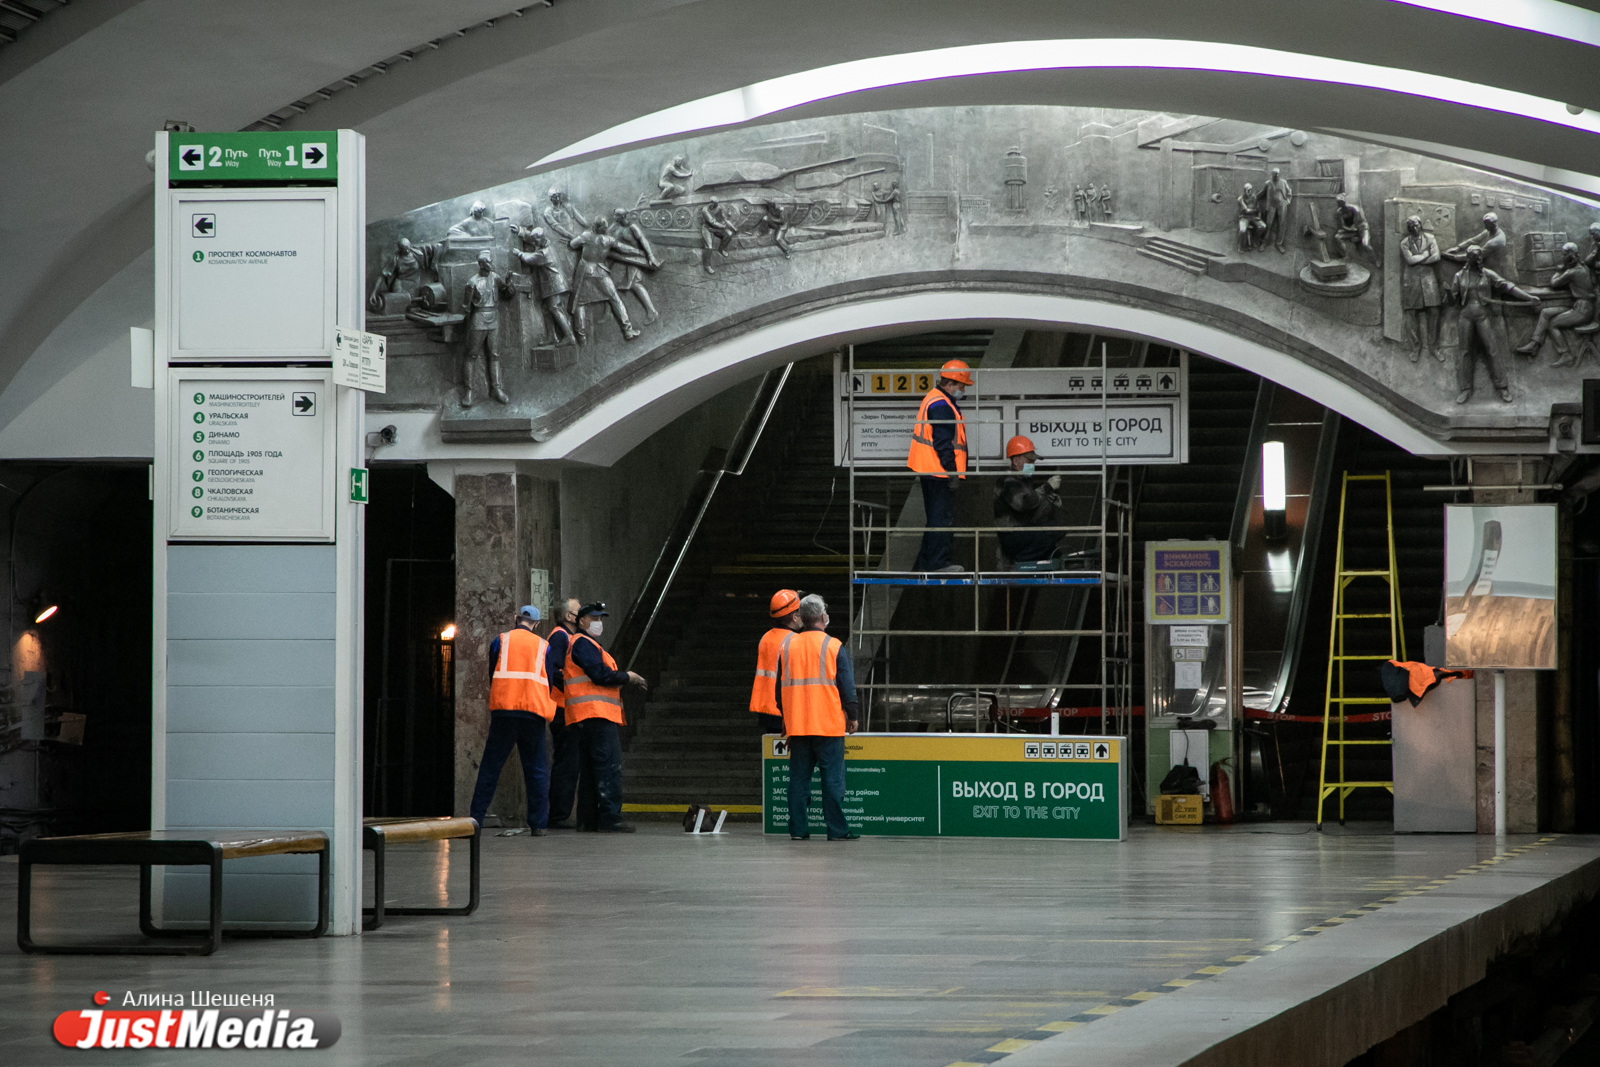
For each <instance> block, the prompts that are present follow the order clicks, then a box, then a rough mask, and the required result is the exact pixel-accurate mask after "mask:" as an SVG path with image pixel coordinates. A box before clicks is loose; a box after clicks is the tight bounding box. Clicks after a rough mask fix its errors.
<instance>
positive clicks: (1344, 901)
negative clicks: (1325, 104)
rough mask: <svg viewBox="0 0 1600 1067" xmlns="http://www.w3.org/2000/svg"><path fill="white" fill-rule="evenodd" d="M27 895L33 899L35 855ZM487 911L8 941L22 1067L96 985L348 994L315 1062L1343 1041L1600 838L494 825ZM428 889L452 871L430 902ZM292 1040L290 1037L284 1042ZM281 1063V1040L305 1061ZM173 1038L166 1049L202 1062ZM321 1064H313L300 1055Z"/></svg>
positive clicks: (71, 886) (313, 996)
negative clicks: (898, 833) (157, 936)
mask: <svg viewBox="0 0 1600 1067" xmlns="http://www.w3.org/2000/svg"><path fill="white" fill-rule="evenodd" d="M441 848H442V845H439V844H435V845H429V846H414V847H409V846H408V847H406V848H404V849H402V848H400V847H396V848H394V849H392V850H391V852H390V860H389V872H390V887H391V892H390V897H391V900H394V899H397V898H400V897H404V898H405V899H406V900H407V902H409V903H428V902H430V900H431V899H435V898H436V897H437V894H438V893H439V891H440V889H441V888H442V887H443V886H444V885H445V884H446V883H447V882H448V883H449V884H450V885H451V887H452V889H453V891H455V892H462V891H464V888H465V876H466V864H465V862H464V861H465V852H464V851H463V852H461V853H460V854H459V855H458V857H457V859H458V862H457V863H456V864H455V865H454V866H453V868H452V869H451V870H450V871H449V874H448V878H446V877H445V870H444V868H443V864H442V863H441V859H442V856H443V853H442V852H441V851H440V849H441ZM7 860H10V861H12V862H7V863H4V864H3V865H0V871H9V872H10V873H6V874H4V875H3V877H0V909H5V910H6V913H8V914H14V913H15V892H16V878H15V871H16V869H17V868H16V865H15V862H14V860H15V857H7ZM36 879H37V889H36V891H35V893H36V895H35V901H36V905H35V906H36V911H35V917H36V918H35V924H36V925H35V932H36V936H51V935H59V936H61V937H63V938H69V937H70V938H83V939H88V938H91V937H95V936H96V935H104V934H105V933H110V932H116V931H133V930H135V929H136V925H135V914H134V905H135V901H136V899H137V893H136V890H135V881H134V878H133V877H132V876H130V875H127V874H125V873H124V872H122V871H120V870H112V869H97V868H80V869H76V870H72V869H61V868H57V869H48V868H41V869H39V870H38V872H37V873H36ZM483 885H484V895H483V906H482V907H481V908H480V910H479V911H478V912H477V913H476V914H475V915H473V916H470V917H465V918H450V919H438V918H432V917H428V918H422V917H404V918H402V917H397V918H393V919H391V920H390V922H389V923H388V924H387V925H386V926H385V927H384V928H383V929H381V930H379V931H376V932H373V933H369V934H364V935H362V936H360V937H349V938H331V937H330V938H324V939H321V940H318V941H271V940H225V941H224V943H223V946H222V948H221V949H220V950H219V951H218V952H217V954H215V955H213V956H210V957H205V958H189V959H180V958H152V957H142V958H141V957H133V958H128V957H63V956H25V955H22V954H21V953H20V952H19V951H18V950H17V948H16V947H15V944H14V941H13V940H12V939H10V938H8V939H6V943H5V944H4V945H3V946H0V1061H3V1062H6V1063H9V1064H19V1065H22V1064H27V1065H30V1067H31V1065H35V1064H48V1063H56V1062H61V1063H67V1062H75V1063H96V1062H102V1061H104V1062H110V1061H112V1060H116V1061H117V1062H123V1061H124V1060H126V1059H127V1058H128V1057H129V1055H130V1054H129V1053H127V1052H122V1051H100V1050H94V1051H79V1050H77V1049H66V1048H61V1047H58V1046H57V1045H56V1044H55V1042H54V1041H53V1040H52V1038H51V1036H50V1024H51V1021H52V1020H53V1019H54V1018H55V1016H56V1015H57V1014H58V1013H60V1012H63V1011H74V1010H78V1009H82V1008H88V1007H92V1002H91V997H92V996H93V995H94V993H95V992H96V991H97V990H105V991H107V992H109V993H110V994H111V998H112V1003H111V1004H110V1005H108V1006H109V1007H115V1006H117V1005H118V1004H119V1003H120V1002H121V998H122V995H123V992H124V991H125V990H131V991H133V992H134V993H135V994H138V993H160V992H180V993H183V994H185V996H187V995H188V994H189V991H193V990H212V991H216V992H224V991H225V992H228V993H271V994H273V995H274V997H275V1003H276V1005H277V1006H278V1007H293V1008H297V1009H325V1010H331V1011H333V1012H335V1013H337V1015H338V1016H339V1018H340V1019H341V1021H342V1024H343V1036H342V1037H341V1039H340V1040H339V1042H338V1044H337V1045H336V1046H335V1047H334V1048H333V1049H331V1050H330V1051H329V1052H328V1053H326V1054H325V1055H323V1056H321V1057H320V1058H319V1059H318V1062H325V1063H338V1064H418V1065H420V1064H435V1063H438V1062H439V1059H440V1052H441V1050H443V1049H445V1048H448V1049H449V1054H450V1055H451V1057H452V1058H454V1059H455V1060H457V1061H458V1062H462V1063H473V1064H502V1063H504V1064H513V1063H515V1064H526V1063H530V1062H534V1063H538V1064H540V1065H541V1067H552V1065H568V1064H570V1065H578V1064H585V1065H592V1064H597V1063H604V1064H614V1065H641V1067H644V1065H662V1067H665V1065H668V1064H674V1065H682V1064H696V1063H702V1064H711V1065H715V1064H728V1065H739V1067H745V1065H756V1064H779V1065H788V1064H795V1065H800V1064H804V1065H807V1067H809V1065H815V1064H841V1065H843V1064H849V1065H851V1067H861V1065H875V1067H876V1065H885V1067H888V1065H893V1067H946V1065H950V1064H968V1063H992V1062H997V1061H998V1062H1004V1063H1006V1064H1008V1065H1015V1067H1043V1065H1052V1067H1055V1065H1060V1067H1065V1065H1078V1064H1085V1065H1087V1064H1095V1065H1098V1067H1107V1065H1115V1064H1139V1065H1142V1067H1163V1065H1169V1064H1171V1065H1176V1064H1223V1063H1227V1064H1258V1063H1259V1064H1269V1063H1270V1064H1329V1065H1333V1067H1339V1065H1342V1064H1345V1063H1348V1062H1349V1061H1350V1060H1351V1059H1352V1058H1353V1057H1355V1056H1357V1055H1359V1054H1361V1053H1362V1052H1364V1051H1365V1050H1366V1049H1367V1048H1369V1047H1370V1046H1371V1045H1373V1044H1374V1043H1375V1042H1377V1041H1380V1040H1383V1039H1385V1038H1387V1037H1388V1036H1389V1035H1390V1034H1392V1033H1394V1032H1395V1031H1396V1030H1398V1029H1401V1028H1403V1027H1404V1026H1406V1025H1409V1024H1410V1023H1411V1022H1413V1021H1415V1020H1416V1019H1419V1018H1421V1017H1422V1016H1424V1015H1426V1014H1428V1013H1429V1012H1431V1011H1434V1010H1435V1009H1437V1008H1439V1007H1441V1006H1442V1005H1443V1004H1444V1002H1445V1000H1446V999H1447V998H1448V997H1450V996H1451V995H1453V994H1455V993H1457V992H1459V991H1461V990H1463V989H1466V988H1467V987H1469V986H1471V985H1473V984H1474V983H1476V982H1478V981H1479V980H1480V979H1482V978H1483V976H1484V972H1485V967H1486V965H1487V964H1488V963H1489V961H1490V960H1491V959H1493V958H1495V957H1496V956H1498V955H1500V954H1501V953H1503V952H1505V951H1506V950H1507V949H1508V948H1509V947H1511V946H1513V945H1515V944H1518V943H1521V942H1526V941H1527V940H1528V939H1529V938H1531V937H1533V936H1534V935H1536V934H1538V933H1539V932H1540V931H1542V930H1545V929H1547V928H1549V927H1550V925H1551V924H1552V923H1553V922H1554V921H1555V920H1556V919H1557V918H1558V917H1559V916H1560V915H1562V914H1563V913H1565V912H1567V911H1569V910H1571V909H1572V908H1573V907H1575V906H1578V905H1581V904H1583V903H1585V902H1587V901H1588V900H1589V899H1591V898H1593V897H1594V895H1595V893H1596V891H1597V889H1600V838H1591V837H1555V836H1524V837H1515V838H1510V839H1506V840H1504V841H1502V842H1501V843H1500V846H1499V848H1498V849H1497V848H1496V844H1495V841H1494V839H1493V838H1485V837H1475V836H1427V837H1424V836H1405V837H1395V836H1393V835H1391V834H1389V833H1388V832H1387V827H1384V826H1381V825H1370V826H1369V825H1363V826H1356V825H1352V826H1350V827H1349V828H1346V829H1344V830H1340V829H1339V828H1337V827H1330V828H1329V832H1327V833H1325V834H1321V835H1319V834H1317V833H1315V832H1314V831H1312V830H1311V829H1310V828H1309V827H1308V826H1306V825H1304V824H1282V823H1279V824H1271V825H1264V826H1260V827H1236V828H1232V829H1228V830H1216V829H1212V828H1205V829H1203V830H1201V829H1198V828H1195V829H1190V828H1183V829H1178V828H1154V827H1140V828H1135V829H1134V831H1133V832H1132V834H1131V837H1130V839H1129V840H1128V841H1127V842H1125V843H1122V844H1109V843H1107V844H1100V843H1090V842H1057V841H1029V840H1015V841H1001V840H965V839H947V840H930V839H915V838H898V839H896V838H867V839H864V840H861V841H856V842H850V843H829V842H825V841H822V840H819V839H813V840H811V841H807V842H803V843H802V842H791V841H789V840H788V839H787V838H768V837H763V836H762V835H761V834H759V833H758V832H757V830H756V828H755V827H753V826H750V825H749V824H737V825H735V826H734V827H733V829H732V832H731V833H729V834H727V835H726V836H719V837H699V838H693V837H689V836H687V835H685V834H683V833H682V832H681V831H680V830H679V829H678V828H677V827H676V826H674V825H665V824H651V825H644V826H641V827H640V832H639V833H638V834H636V835H633V836H631V837H612V836H605V837H601V836H598V835H588V834H582V835H579V834H572V833H561V832H552V833H551V834H550V836H548V837H545V838H530V837H528V836H526V835H523V836H518V837H511V838H500V837H496V836H492V834H491V836H488V837H487V838H486V839H485V841H484V856H483ZM430 894H431V895H430ZM262 1055H263V1056H266V1057H268V1058H269V1059H271V1060H272V1062H277V1059H276V1058H274V1056H273V1054H272V1053H270V1052H268V1053H263V1054H262ZM278 1055H280V1056H281V1055H282V1054H281V1053H280V1054H278ZM186 1056H187V1054H186V1053H184V1052H160V1051H158V1050H155V1049H148V1050H145V1051H144V1052H142V1053H139V1054H137V1058H138V1059H139V1062H140V1063H141V1064H150V1065H156V1064H167V1063H173V1064H176V1063H180V1062H192V1061H193V1058H192V1056H187V1058H186ZM297 1062H298V1061H297Z"/></svg>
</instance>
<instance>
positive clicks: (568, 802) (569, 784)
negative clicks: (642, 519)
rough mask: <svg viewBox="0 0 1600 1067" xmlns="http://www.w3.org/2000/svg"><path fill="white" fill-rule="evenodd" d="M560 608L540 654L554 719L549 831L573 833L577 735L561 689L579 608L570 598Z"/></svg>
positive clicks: (579, 605) (551, 741)
mask: <svg viewBox="0 0 1600 1067" xmlns="http://www.w3.org/2000/svg"><path fill="white" fill-rule="evenodd" d="M561 604H562V606H561V610H560V611H559V612H557V613H556V622H557V623H558V624H559V625H556V626H553V627H551V628H550V639H549V648H547V649H546V650H545V654H544V668H545V674H547V675H549V676H550V695H551V696H553V697H555V701H556V717H555V718H553V719H551V720H550V748H551V753H550V829H552V830H576V829H577V828H578V824H577V823H576V822H574V821H573V819H572V812H573V802H574V801H576V800H577V798H578V731H577V728H576V727H573V728H571V729H569V728H568V727H567V715H566V707H567V694H566V690H564V689H562V688H561V686H562V682H563V678H562V671H563V670H564V669H565V668H566V665H567V642H569V641H571V640H572V635H573V634H575V633H577V632H578V609H579V608H580V607H582V606H583V604H582V603H581V602H580V601H578V600H577V599H576V598H574V597H567V598H566V599H565V600H563V601H562V602H561Z"/></svg>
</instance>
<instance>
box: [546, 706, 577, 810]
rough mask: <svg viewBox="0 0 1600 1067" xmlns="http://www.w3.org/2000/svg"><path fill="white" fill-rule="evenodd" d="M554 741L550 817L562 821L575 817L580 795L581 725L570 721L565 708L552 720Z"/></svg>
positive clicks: (551, 736)
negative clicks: (573, 812)
mask: <svg viewBox="0 0 1600 1067" xmlns="http://www.w3.org/2000/svg"><path fill="white" fill-rule="evenodd" d="M550 741H551V748H552V750H553V751H552V754H551V757H550V817H551V818H552V819H555V820H557V821H560V820H562V819H570V818H572V802H573V800H575V799H576V798H577V796H578V728H577V727H575V726H568V725H567V717H566V711H565V709H562V710H560V711H557V712H556V717H555V718H554V719H552V720H551V721H550Z"/></svg>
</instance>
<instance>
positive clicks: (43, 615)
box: [33, 604, 61, 623]
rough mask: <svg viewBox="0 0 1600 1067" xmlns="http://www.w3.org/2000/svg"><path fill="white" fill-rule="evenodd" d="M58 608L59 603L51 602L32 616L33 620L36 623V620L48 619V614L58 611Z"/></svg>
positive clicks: (59, 608) (59, 607)
mask: <svg viewBox="0 0 1600 1067" xmlns="http://www.w3.org/2000/svg"><path fill="white" fill-rule="evenodd" d="M60 610H61V605H59V604H51V605H50V606H49V607H47V608H45V609H44V610H43V611H41V612H39V614H37V615H35V616H34V617H33V621H34V622H36V623H37V622H44V621H45V620H46V619H48V618H49V617H50V616H52V615H54V614H55V613H56V612H58V611H60Z"/></svg>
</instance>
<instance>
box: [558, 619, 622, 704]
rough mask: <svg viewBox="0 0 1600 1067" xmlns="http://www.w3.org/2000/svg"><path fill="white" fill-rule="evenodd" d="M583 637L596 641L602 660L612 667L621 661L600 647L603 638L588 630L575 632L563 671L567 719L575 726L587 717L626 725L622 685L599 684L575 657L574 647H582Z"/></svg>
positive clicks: (594, 642)
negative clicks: (583, 632)
mask: <svg viewBox="0 0 1600 1067" xmlns="http://www.w3.org/2000/svg"><path fill="white" fill-rule="evenodd" d="M579 641H587V642H589V643H590V644H592V645H594V647H595V649H596V650H597V651H598V652H599V653H600V659H601V662H603V663H604V664H605V665H606V666H607V667H609V668H611V669H612V670H616V669H617V661H616V660H614V659H612V658H611V653H609V652H607V651H606V650H605V649H603V648H601V647H600V642H598V641H596V640H595V639H594V638H592V637H590V636H589V635H588V634H573V635H572V637H571V638H569V639H568V641H567V662H566V663H565V664H564V665H563V667H562V670H561V674H562V677H563V678H564V679H565V680H566V690H567V700H566V705H565V707H566V713H565V714H566V722H567V725H568V726H571V725H572V724H573V723H575V722H582V721H583V720H584V719H610V720H611V721H612V722H614V723H616V724H617V725H619V726H620V725H622V723H623V718H622V687H621V686H615V685H596V684H595V683H594V681H592V680H591V679H590V677H589V675H588V674H587V673H585V672H584V669H583V668H582V667H580V666H579V665H578V661H577V660H575V659H573V658H572V653H573V650H574V649H576V648H577V647H578V642H579Z"/></svg>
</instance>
